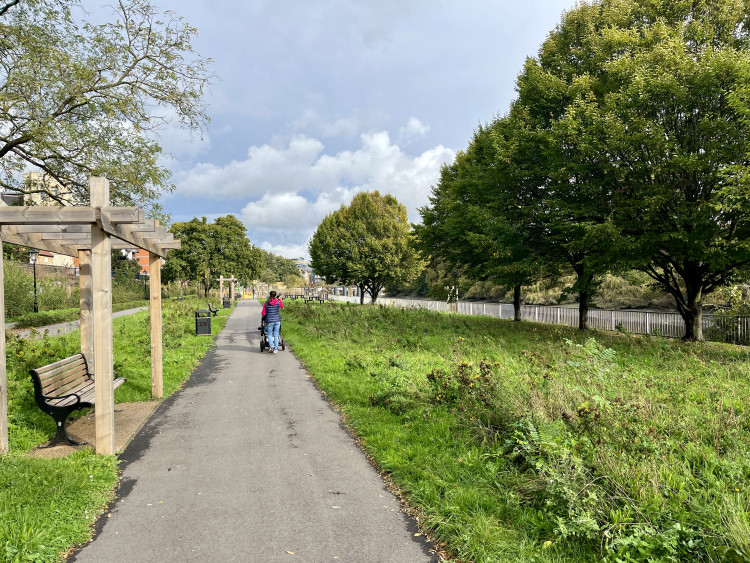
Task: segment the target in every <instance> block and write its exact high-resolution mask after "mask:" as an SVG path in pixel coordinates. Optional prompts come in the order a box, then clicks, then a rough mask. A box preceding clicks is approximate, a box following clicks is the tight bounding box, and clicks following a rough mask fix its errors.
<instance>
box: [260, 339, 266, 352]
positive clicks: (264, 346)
mask: <svg viewBox="0 0 750 563" xmlns="http://www.w3.org/2000/svg"><path fill="white" fill-rule="evenodd" d="M265 348H266V343H265V342H263V341H262V340H261V341H260V351H261V352H262V351H263V350H265Z"/></svg>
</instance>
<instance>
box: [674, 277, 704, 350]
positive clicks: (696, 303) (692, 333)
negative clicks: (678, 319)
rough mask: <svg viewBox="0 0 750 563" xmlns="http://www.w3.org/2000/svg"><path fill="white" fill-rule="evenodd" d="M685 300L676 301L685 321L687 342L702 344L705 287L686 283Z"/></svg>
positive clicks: (685, 338) (684, 339) (685, 339)
mask: <svg viewBox="0 0 750 563" xmlns="http://www.w3.org/2000/svg"><path fill="white" fill-rule="evenodd" d="M685 294H686V295H685V297H684V299H676V301H677V310H678V311H679V312H680V315H682V319H683V320H684V321H685V336H683V337H682V340H683V341H685V342H696V341H700V342H702V341H703V340H705V339H704V338H703V286H702V284H700V283H685Z"/></svg>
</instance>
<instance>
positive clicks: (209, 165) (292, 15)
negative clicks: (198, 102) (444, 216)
mask: <svg viewBox="0 0 750 563" xmlns="http://www.w3.org/2000/svg"><path fill="white" fill-rule="evenodd" d="M152 1H153V3H154V5H155V6H157V7H159V8H160V9H165V10H166V9H170V10H173V11H175V12H177V13H178V14H179V15H181V16H183V17H185V19H186V20H187V21H188V22H190V23H191V24H193V25H195V26H196V27H198V29H199V30H200V35H199V37H198V38H197V39H196V41H195V43H194V46H195V48H196V50H197V51H198V52H200V53H201V54H202V55H203V56H206V57H210V58H211V59H213V61H214V63H213V67H212V72H213V73H214V74H215V75H216V79H215V80H214V83H213V86H212V88H211V91H210V93H209V96H208V99H207V101H208V104H209V110H208V111H209V114H210V116H211V119H212V121H211V124H210V126H209V129H208V131H207V132H206V134H205V135H204V136H203V138H202V139H197V138H190V136H188V135H187V134H185V133H184V132H182V131H179V130H177V129H174V130H166V131H164V132H163V135H162V139H161V140H162V144H163V146H164V148H165V150H166V151H167V152H169V153H171V154H173V155H174V156H175V159H174V160H173V161H171V163H170V167H171V168H172V170H173V172H174V181H175V184H176V185H177V190H176V192H175V193H173V194H171V195H169V196H167V197H166V198H165V199H164V200H163V205H164V207H165V208H166V210H167V211H168V212H169V213H170V214H171V216H172V220H173V221H186V220H190V219H192V218H193V217H202V216H206V217H207V218H208V219H209V220H212V219H214V218H215V217H217V216H221V215H227V214H230V213H231V214H234V215H235V216H236V217H238V218H239V219H240V220H242V221H243V223H244V224H245V226H246V227H247V231H248V236H249V238H250V240H251V242H252V243H253V244H255V245H256V246H260V247H261V248H264V249H266V250H269V251H272V252H274V253H276V254H280V255H282V256H285V257H288V258H294V257H298V256H307V254H308V253H307V243H308V241H309V240H310V237H311V236H312V233H313V232H314V231H315V229H316V227H317V225H318V224H319V222H320V221H321V220H322V219H323V217H325V216H326V215H327V214H328V213H330V212H332V211H334V210H335V209H338V208H339V207H340V206H341V204H348V203H349V202H350V201H351V198H352V196H353V195H354V194H355V193H357V192H359V191H372V190H376V189H377V190H380V192H381V193H385V192H387V193H391V194H392V195H394V196H396V198H398V200H399V201H400V202H401V203H403V204H404V205H405V206H406V207H407V209H408V211H409V218H410V220H411V221H413V222H418V221H419V220H420V217H419V213H418V211H417V209H418V208H419V207H420V206H423V205H425V204H426V203H428V199H427V198H428V196H429V194H430V188H431V186H432V185H433V184H435V182H436V181H437V178H438V174H439V170H440V166H441V165H442V164H443V163H445V162H450V161H451V160H452V159H453V157H454V155H455V153H456V151H459V150H462V149H465V148H466V146H467V144H468V142H469V140H470V138H471V135H472V132H473V130H474V128H475V127H476V126H477V124H479V123H483V122H487V121H489V120H491V119H492V118H493V116H495V115H497V114H503V113H505V112H506V111H507V109H508V107H509V104H510V102H511V100H512V99H513V98H514V95H515V92H514V83H515V79H516V77H517V75H518V73H519V72H520V71H521V68H522V65H523V63H524V59H525V58H526V57H527V56H534V55H535V54H536V53H537V51H538V49H539V47H540V45H541V43H542V42H543V41H544V39H545V38H546V36H547V34H548V33H549V32H550V31H551V30H552V29H553V28H554V27H555V25H556V24H557V23H558V22H559V21H560V16H561V14H562V12H563V11H564V10H567V9H570V8H571V7H572V6H573V4H574V0H525V1H518V0H462V1H459V0H296V1H290V0H243V1H242V2H240V1H237V0H231V1H230V0H212V1H210V2H209V1H208V0H152Z"/></svg>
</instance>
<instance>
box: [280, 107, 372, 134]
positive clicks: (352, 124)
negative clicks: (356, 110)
mask: <svg viewBox="0 0 750 563" xmlns="http://www.w3.org/2000/svg"><path fill="white" fill-rule="evenodd" d="M293 126H294V130H295V131H306V130H311V131H313V132H314V133H316V134H319V135H320V136H321V137H323V138H324V139H326V138H330V137H345V138H352V137H355V136H356V135H357V134H358V133H359V131H360V128H361V123H360V120H359V118H358V117H356V116H352V117H341V118H339V119H336V120H335V121H333V122H329V121H326V120H325V119H323V118H322V117H321V116H320V115H318V113H317V112H315V111H313V110H307V111H305V112H304V113H303V114H302V116H300V117H299V119H297V120H295V121H294V124H293Z"/></svg>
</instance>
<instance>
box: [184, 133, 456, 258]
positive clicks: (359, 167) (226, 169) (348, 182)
mask: <svg viewBox="0 0 750 563" xmlns="http://www.w3.org/2000/svg"><path fill="white" fill-rule="evenodd" d="M404 129H405V130H408V131H412V132H416V133H419V132H420V131H424V130H425V129H426V126H425V125H423V124H422V123H421V122H419V121H418V120H416V119H414V120H410V121H409V124H407V126H406V127H405V128H404ZM323 151H324V146H323V143H322V142H321V141H319V140H317V139H313V138H310V137H305V136H302V135H299V136H296V137H294V138H293V139H292V140H291V141H290V142H289V144H288V145H287V146H283V145H282V146H272V145H262V146H253V147H250V149H249V150H248V153H247V154H248V157H247V159H246V160H241V161H232V162H230V163H229V164H227V165H225V166H223V167H219V166H216V165H213V164H199V165H197V166H195V167H193V168H192V169H191V170H189V171H187V172H184V173H183V174H182V175H181V177H180V178H179V179H178V182H177V190H178V192H179V193H180V194H181V195H189V196H193V195H200V196H202V197H206V198H211V199H214V200H218V201H221V200H233V199H234V200H236V199H242V200H245V201H246V203H245V204H244V207H243V208H242V210H241V211H240V213H239V214H238V217H239V218H240V219H241V220H242V222H243V223H244V224H245V226H246V227H247V229H248V234H249V236H250V240H251V241H252V242H253V243H254V244H256V245H258V246H261V247H262V248H267V249H274V250H272V251H274V252H276V253H279V254H282V255H284V256H296V255H306V254H307V250H306V249H307V242H308V241H309V239H310V237H311V236H312V234H313V233H314V232H315V229H316V228H317V226H318V224H320V221H321V220H322V219H323V218H324V217H325V216H326V215H327V214H329V213H331V212H332V211H334V210H336V209H338V208H339V207H340V206H341V205H342V204H348V203H349V202H350V201H351V199H352V197H353V196H354V195H355V194H356V193H358V192H361V191H374V190H378V191H380V192H381V193H383V194H385V193H389V194H391V195H393V196H394V197H396V198H397V199H398V200H399V201H400V202H401V203H402V204H404V205H405V206H406V208H407V211H408V214H409V219H410V221H412V222H418V221H419V220H420V217H419V213H418V208H419V207H421V206H423V205H425V204H427V203H428V197H429V195H430V191H431V187H432V185H434V184H435V183H436V182H437V181H438V179H439V175H440V168H441V166H442V165H443V164H444V163H446V162H450V161H452V160H453V158H454V156H455V153H454V151H452V150H451V149H448V148H446V147H444V146H442V145H439V146H437V147H434V148H432V149H429V150H426V151H424V152H422V153H421V154H418V155H416V156H414V155H409V154H407V153H406V152H404V151H403V150H402V149H401V147H400V146H399V145H398V144H394V143H393V142H392V140H391V138H390V136H389V135H388V133H387V132H385V131H381V132H377V133H366V134H362V135H360V146H359V147H358V148H357V149H356V150H347V151H341V152H338V153H336V154H324V153H323ZM300 250H304V252H302V253H301V254H300Z"/></svg>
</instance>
